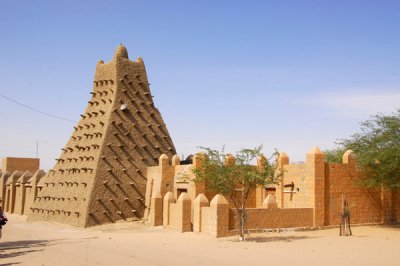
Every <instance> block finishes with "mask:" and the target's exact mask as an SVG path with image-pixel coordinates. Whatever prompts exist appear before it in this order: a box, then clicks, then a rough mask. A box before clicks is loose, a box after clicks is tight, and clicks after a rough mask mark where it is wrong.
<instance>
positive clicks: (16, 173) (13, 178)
mask: <svg viewBox="0 0 400 266" xmlns="http://www.w3.org/2000/svg"><path fill="white" fill-rule="evenodd" d="M22 174H23V173H22V172H20V171H14V172H13V173H12V174H11V176H10V178H8V179H7V183H6V184H7V185H8V184H11V183H15V182H16V181H17V180H18V178H19V177H20V176H21V175H22Z"/></svg>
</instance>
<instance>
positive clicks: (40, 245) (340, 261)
mask: <svg viewBox="0 0 400 266" xmlns="http://www.w3.org/2000/svg"><path fill="white" fill-rule="evenodd" d="M9 220H10V221H9V223H8V224H7V225H6V226H5V227H4V228H3V238H2V239H1V240H0V265H40V266H41V265H75V266H76V265H140V266H141V265H174V266H176V265H185V266H186V265H221V266H227V265H291V266H293V265H385V266H389V265H400V252H399V247H400V227H380V226H359V227H354V228H353V234H354V236H351V237H339V236H338V230H337V229H326V230H318V231H305V232H293V231H292V232H281V233H258V234H252V235H251V237H252V239H251V241H248V242H238V241H237V240H236V237H228V238H219V239H215V238H212V237H208V236H204V235H198V234H194V233H177V232H171V231H165V230H163V229H162V228H160V227H157V228H154V227H153V228H152V227H146V226H144V225H142V224H140V223H117V224H112V225H105V226H100V227H95V228H89V229H80V228H75V227H70V226H67V225H62V224H54V223H44V222H43V223H30V222H26V217H23V216H17V215H9Z"/></svg>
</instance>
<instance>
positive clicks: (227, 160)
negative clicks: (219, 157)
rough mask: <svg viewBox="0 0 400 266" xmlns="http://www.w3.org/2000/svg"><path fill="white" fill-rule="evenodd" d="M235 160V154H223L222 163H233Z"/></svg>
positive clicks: (228, 164) (230, 164) (229, 164)
mask: <svg viewBox="0 0 400 266" xmlns="http://www.w3.org/2000/svg"><path fill="white" fill-rule="evenodd" d="M235 160H236V159H235V156H233V155H232V154H227V155H226V156H225V160H224V164H225V165H227V166H232V165H235Z"/></svg>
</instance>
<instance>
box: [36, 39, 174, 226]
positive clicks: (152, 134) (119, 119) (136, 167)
mask: <svg viewBox="0 0 400 266" xmlns="http://www.w3.org/2000/svg"><path fill="white" fill-rule="evenodd" d="M175 153H176V152H175V147H174V144H173V142H172V140H171V137H170V136H169V133H168V130H167V128H166V125H165V123H164V121H163V119H162V117H161V114H160V112H159V111H158V109H157V108H156V107H155V106H154V102H153V97H152V95H151V92H150V88H149V82H148V79H147V74H146V69H145V65H144V62H143V60H142V59H141V58H140V57H139V58H138V59H137V60H136V61H131V60H129V58H128V52H127V50H126V48H125V47H124V46H123V45H120V46H118V47H117V49H116V52H115V55H114V58H113V60H112V61H111V62H108V63H104V62H103V61H102V60H100V61H99V62H98V63H97V65H96V72H95V77H94V81H93V90H92V92H91V98H90V100H89V101H88V105H87V107H86V110H85V112H84V113H82V114H81V118H80V121H79V122H78V124H77V125H76V126H75V127H74V130H73V133H72V135H71V137H70V139H69V140H68V142H67V144H66V145H65V147H64V148H63V149H62V152H61V155H60V157H59V158H58V159H57V163H56V165H55V166H54V168H53V169H52V170H50V171H49V173H47V174H46V176H45V177H44V178H42V180H41V184H42V186H43V188H42V190H41V191H40V192H39V193H38V195H37V196H36V199H35V202H34V204H33V207H32V210H31V213H30V215H29V220H50V221H57V222H61V223H67V224H71V225H75V226H80V227H88V226H94V225H99V224H103V223H112V222H115V221H118V220H122V219H124V220H126V219H141V218H142V217H143V214H144V210H145V190H146V169H147V167H148V166H152V165H157V164H158V158H159V157H160V155H161V154H166V155H169V156H172V155H173V154H175Z"/></svg>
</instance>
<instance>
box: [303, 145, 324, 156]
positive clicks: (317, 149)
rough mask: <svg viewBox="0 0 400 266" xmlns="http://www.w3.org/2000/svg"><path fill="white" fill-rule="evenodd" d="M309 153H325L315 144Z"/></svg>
mask: <svg viewBox="0 0 400 266" xmlns="http://www.w3.org/2000/svg"><path fill="white" fill-rule="evenodd" d="M307 154H324V153H323V152H322V151H321V150H320V149H319V148H318V146H315V147H314V148H313V149H312V150H310V151H308V152H307Z"/></svg>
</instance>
